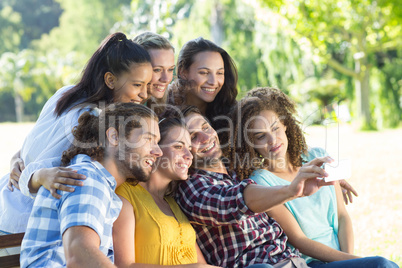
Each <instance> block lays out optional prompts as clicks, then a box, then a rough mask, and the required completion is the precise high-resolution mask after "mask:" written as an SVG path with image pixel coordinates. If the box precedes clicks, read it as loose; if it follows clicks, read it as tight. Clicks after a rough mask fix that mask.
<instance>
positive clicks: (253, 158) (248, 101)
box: [224, 87, 307, 180]
mask: <svg viewBox="0 0 402 268" xmlns="http://www.w3.org/2000/svg"><path fill="white" fill-rule="evenodd" d="M264 110H270V111H273V112H275V113H276V114H277V115H278V117H279V119H280V120H281V122H282V123H283V124H284V125H285V126H286V136H287V139H288V149H287V154H288V157H289V161H290V163H291V164H292V165H293V166H295V167H300V166H302V164H303V160H302V154H303V153H306V152H307V144H306V140H305V138H304V134H303V131H302V129H301V127H300V123H299V121H298V120H297V119H296V114H297V113H296V104H295V103H294V102H293V101H292V100H291V99H290V98H289V97H288V96H286V95H285V94H284V93H283V92H282V91H280V90H279V89H276V88H270V87H260V88H255V89H253V90H251V91H250V92H249V93H248V94H247V96H246V97H244V98H243V99H242V100H241V101H240V102H239V103H238V104H237V105H236V106H235V108H234V109H233V110H232V112H231V117H232V120H233V126H234V132H233V135H232V136H231V137H230V138H229V147H228V148H226V150H224V154H225V156H227V157H228V158H229V159H230V166H229V168H230V169H232V170H235V172H236V173H237V175H238V177H239V179H240V180H243V179H246V178H248V177H249V176H250V175H251V173H252V172H253V171H254V170H256V169H260V168H263V167H267V166H268V165H269V160H268V161H267V160H265V161H264V162H263V165H261V160H262V159H261V158H260V157H259V155H258V153H257V152H256V151H255V149H254V147H253V146H252V145H251V144H250V142H251V143H252V144H254V137H253V136H252V135H249V134H248V131H247V129H246V128H247V126H245V124H246V122H247V121H248V120H250V119H252V118H253V117H256V116H258V114H259V113H260V112H262V111H264Z"/></svg>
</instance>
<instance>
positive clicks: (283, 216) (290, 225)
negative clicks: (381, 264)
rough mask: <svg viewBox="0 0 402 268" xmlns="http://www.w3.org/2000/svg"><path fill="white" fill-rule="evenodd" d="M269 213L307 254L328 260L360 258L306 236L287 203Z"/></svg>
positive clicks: (297, 246) (301, 250) (292, 241)
mask: <svg viewBox="0 0 402 268" xmlns="http://www.w3.org/2000/svg"><path fill="white" fill-rule="evenodd" d="M268 214H269V215H270V216H271V217H273V218H274V219H275V220H276V221H277V222H278V223H279V224H280V225H281V227H282V228H283V230H284V231H285V233H286V235H287V236H288V237H289V242H290V243H291V244H292V245H293V246H295V247H296V248H297V249H299V250H300V252H301V253H303V254H305V255H308V256H311V257H313V258H315V259H319V260H321V261H326V262H331V261H341V260H349V259H356V258H359V257H358V256H355V255H352V254H348V253H345V252H342V251H338V250H335V249H333V248H331V247H328V246H326V245H324V244H322V243H320V242H317V241H314V240H311V239H309V238H308V237H306V235H305V234H304V233H303V231H302V230H301V228H300V226H299V224H298V223H297V221H296V219H295V218H294V217H293V215H292V213H290V211H289V210H288V209H287V208H286V207H285V205H281V206H278V207H276V208H274V209H272V210H270V211H269V212H268Z"/></svg>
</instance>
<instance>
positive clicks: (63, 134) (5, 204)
mask: <svg viewBox="0 0 402 268" xmlns="http://www.w3.org/2000/svg"><path fill="white" fill-rule="evenodd" d="M70 88H72V86H66V87H63V88H61V89H59V90H58V91H57V92H56V93H55V94H54V95H53V96H52V97H51V98H50V99H49V100H48V101H47V102H46V104H45V106H44V107H43V109H42V112H41V114H40V115H39V118H38V120H37V121H36V124H35V126H34V127H33V129H32V130H31V132H30V133H29V134H28V135H27V137H26V138H25V141H24V144H23V146H22V148H21V158H22V160H23V161H24V164H25V169H24V170H23V172H22V174H21V177H20V181H19V186H20V188H21V192H22V193H23V194H25V195H29V190H28V181H29V178H31V176H32V174H33V173H34V172H35V171H36V170H38V169H40V168H49V167H57V166H60V163H61V155H62V153H63V151H65V150H67V149H68V148H69V147H70V145H71V143H72V141H73V140H74V137H73V135H72V133H71V130H72V129H73V127H74V126H76V125H77V124H78V117H79V116H80V115H81V114H82V113H83V112H84V111H87V110H89V109H88V108H85V109H78V108H74V109H72V110H68V111H67V112H65V113H63V114H62V115H61V116H59V117H56V115H55V114H54V109H55V108H56V104H57V101H58V100H59V99H60V97H61V96H62V94H63V93H64V92H66V91H67V90H69V89H70ZM9 176H10V174H6V175H5V176H4V177H2V178H1V180H0V230H1V231H4V232H8V233H19V232H25V229H26V225H27V222H28V217H29V214H30V212H31V210H32V205H33V200H32V199H31V198H29V197H27V196H25V195H23V194H22V193H21V192H20V191H19V190H18V189H16V188H14V191H13V192H11V191H10V190H9V189H8V188H7V183H8V179H9ZM31 197H33V196H31Z"/></svg>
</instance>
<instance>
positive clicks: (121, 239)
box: [113, 196, 135, 267]
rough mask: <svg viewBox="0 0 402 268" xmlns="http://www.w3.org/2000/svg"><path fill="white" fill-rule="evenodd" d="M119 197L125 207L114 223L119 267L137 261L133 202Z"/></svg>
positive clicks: (116, 258) (115, 247) (116, 260)
mask: <svg viewBox="0 0 402 268" xmlns="http://www.w3.org/2000/svg"><path fill="white" fill-rule="evenodd" d="M119 197H120V199H121V201H122V202H123V207H122V208H121V211H120V214H119V217H118V218H117V220H116V221H115V222H114V223H113V247H114V258H115V260H114V262H115V264H116V265H117V266H118V267H128V266H129V265H130V264H132V263H134V261H135V215H134V209H133V206H132V205H131V203H130V202H129V201H128V200H127V199H125V198H123V197H121V196H119Z"/></svg>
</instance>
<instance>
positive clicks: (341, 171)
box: [324, 159, 352, 182]
mask: <svg viewBox="0 0 402 268" xmlns="http://www.w3.org/2000/svg"><path fill="white" fill-rule="evenodd" d="M324 169H325V172H327V173H328V177H325V178H324V180H325V181H326V182H328V181H337V180H346V179H349V178H350V177H351V176H352V165H351V161H350V159H340V160H339V161H334V162H332V163H326V164H324Z"/></svg>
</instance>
